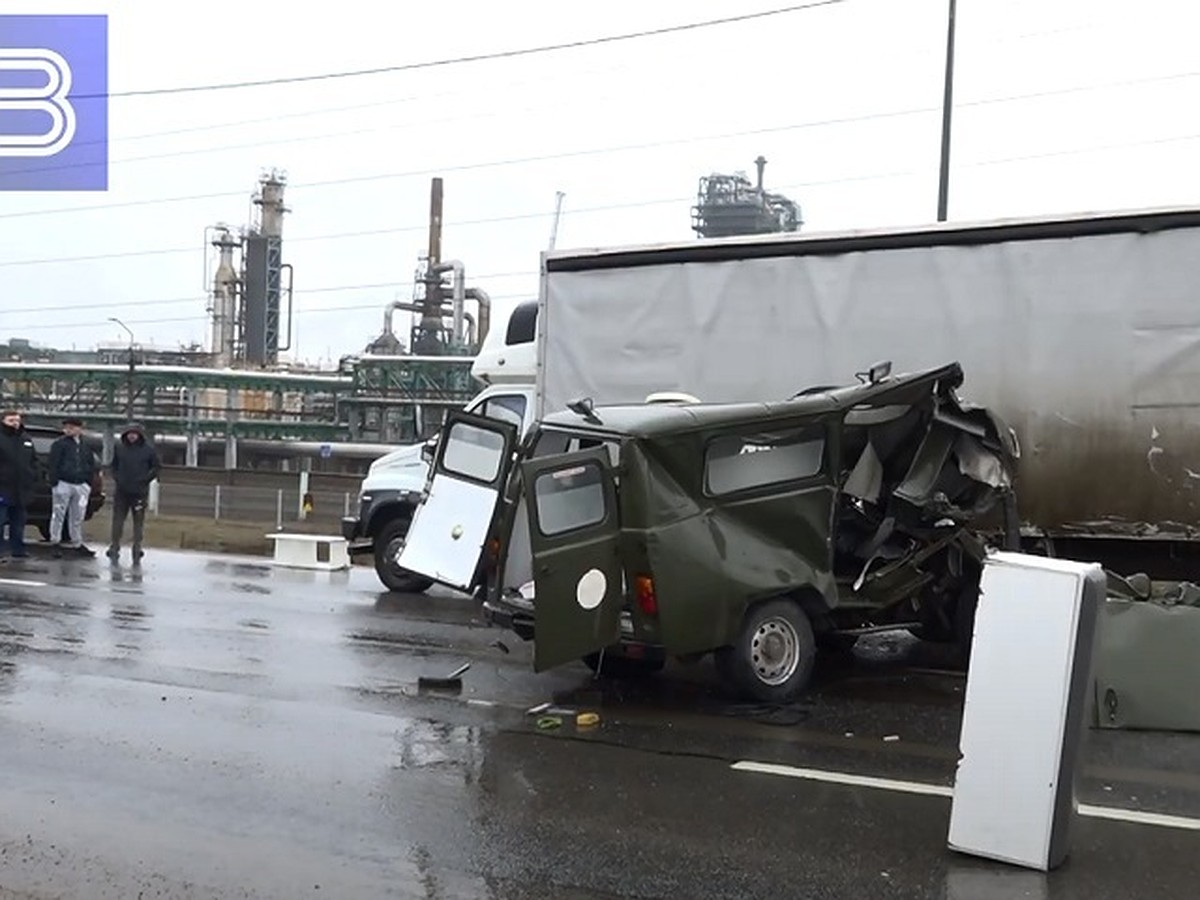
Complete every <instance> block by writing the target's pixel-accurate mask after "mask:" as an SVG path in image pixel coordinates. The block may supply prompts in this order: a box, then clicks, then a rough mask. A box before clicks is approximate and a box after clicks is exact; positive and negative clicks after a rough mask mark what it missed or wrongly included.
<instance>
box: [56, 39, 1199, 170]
mask: <svg viewBox="0 0 1200 900" xmlns="http://www.w3.org/2000/svg"><path fill="white" fill-rule="evenodd" d="M1088 27H1094V25H1089V26H1088ZM1071 30H1074V29H1063V28H1055V29H1050V30H1040V31H1031V32H1024V33H1021V34H1017V35H1012V36H1009V37H1004V36H1001V37H993V38H990V39H984V40H983V41H980V40H979V39H978V38H976V39H975V41H974V43H982V44H984V45H987V44H992V43H1009V42H1011V41H1014V40H1017V41H1019V40H1026V39H1028V38H1032V37H1040V36H1043V35H1053V34H1059V33H1062V32H1064V31H1071ZM925 58H926V54H925V53H924V51H921V52H919V53H914V54H912V55H911V58H909V57H901V58H900V59H899V60H897V59H896V58H892V60H891V64H892V65H897V64H900V63H908V62H914V61H917V60H924V59H925ZM624 68H627V66H626V65H624V64H618V65H613V64H608V65H604V66H596V67H591V68H588V69H584V70H579V71H575V72H573V73H572V74H573V76H575V77H580V76H584V75H588V76H594V75H599V74H602V73H608V72H612V71H614V70H619V69H624ZM1196 74H1200V73H1189V75H1188V76H1184V77H1190V75H1196ZM1175 77H1180V76H1174V75H1169V76H1165V78H1175ZM1155 80H1159V78H1150V79H1145V81H1155ZM542 81H543V78H541V77H539V78H521V79H516V80H509V81H505V82H501V83H499V84H497V83H495V82H489V85H488V86H489V87H490V88H493V89H494V88H496V87H505V88H513V87H519V86H522V85H529V84H541V83H542ZM1142 81H1143V80H1142V79H1136V80H1132V81H1116V82H1108V83H1102V84H1099V85H1094V86H1088V87H1085V88H1070V89H1068V92H1072V91H1074V90H1099V89H1103V88H1106V87H1113V86H1121V85H1125V84H1140V83H1142ZM478 93H479V91H478V89H477V88H463V89H460V90H454V91H438V92H437V93H421V94H410V95H408V96H407V97H394V98H390V99H388V100H372V101H370V102H368V103H342V104H338V105H337V106H324V107H317V108H313V109H302V110H297V111H294V112H285V113H275V114H273V115H272V116H270V117H269V118H266V119H264V118H263V117H262V116H255V117H254V118H252V119H231V120H226V121H218V122H207V123H205V124H203V125H189V126H186V127H183V128H170V129H166V130H164V131H148V132H142V133H139V134H131V135H123V136H121V137H117V138H110V139H107V140H103V141H100V140H93V141H78V142H74V143H73V144H72V146H85V145H89V144H107V145H108V146H109V147H111V146H113V145H114V144H117V143H121V144H124V143H128V142H132V141H143V140H152V139H155V138H162V137H176V136H178V135H183V134H196V133H198V132H206V131H219V130H222V129H227V128H239V127H242V126H245V125H259V126H261V125H263V124H264V123H272V124H274V123H277V122H280V121H284V120H289V119H306V118H311V117H313V116H321V115H329V114H336V113H345V112H354V111H357V110H363V109H378V108H379V107H381V106H397V105H400V104H405V103H412V102H415V101H421V100H434V99H439V98H444V97H460V96H463V95H464V94H469V95H472V96H476V95H478ZM985 102H990V101H985ZM256 146H257V145H256ZM119 161H120V162H125V161H128V160H119Z"/></svg>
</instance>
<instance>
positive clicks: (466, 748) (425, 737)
mask: <svg viewBox="0 0 1200 900" xmlns="http://www.w3.org/2000/svg"><path fill="white" fill-rule="evenodd" d="M395 742H396V745H397V746H396V748H395V751H394V753H393V756H392V761H391V768H393V769H397V770H411V769H454V770H458V769H462V770H466V771H467V772H477V771H478V769H479V767H480V766H481V765H482V763H483V755H484V753H483V750H484V748H483V730H482V729H481V728H479V727H478V726H475V725H451V724H450V723H448V722H441V721H436V720H433V719H410V720H408V721H406V722H405V724H404V726H403V727H402V728H401V729H400V730H399V731H397V732H396V736H395Z"/></svg>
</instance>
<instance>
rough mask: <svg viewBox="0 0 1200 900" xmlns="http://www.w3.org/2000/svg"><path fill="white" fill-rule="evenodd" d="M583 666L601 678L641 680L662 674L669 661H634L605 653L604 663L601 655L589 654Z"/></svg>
mask: <svg viewBox="0 0 1200 900" xmlns="http://www.w3.org/2000/svg"><path fill="white" fill-rule="evenodd" d="M583 664H584V665H585V666H587V667H588V668H589V669H591V670H592V671H593V672H595V673H596V674H597V675H599V676H600V677H601V678H641V677H642V676H644V675H655V674H657V673H658V672H661V671H662V670H663V667H664V666H665V665H666V664H667V661H666V660H665V659H632V658H630V657H628V656H622V655H621V654H619V653H605V654H604V657H603V663H602V661H601V656H600V654H599V653H589V654H588V655H587V656H585V657H584V658H583ZM602 665H603V668H602V667H601V666H602Z"/></svg>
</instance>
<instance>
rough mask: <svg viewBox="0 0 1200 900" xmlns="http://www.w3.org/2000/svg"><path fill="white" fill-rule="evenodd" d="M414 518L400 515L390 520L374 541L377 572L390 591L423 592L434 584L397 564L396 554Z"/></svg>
mask: <svg viewBox="0 0 1200 900" xmlns="http://www.w3.org/2000/svg"><path fill="white" fill-rule="evenodd" d="M411 524H412V519H411V518H409V517H408V516H398V517H397V518H395V519H392V521H390V522H388V523H387V524H386V525H385V526H383V528H382V529H380V531H379V534H377V535H376V536H375V539H374V540H373V541H372V543H373V544H374V549H375V574H376V575H378V576H379V580H380V581H382V582H383V586H384V587H386V588H387V589H388V590H389V591H397V592H399V593H401V594H421V593H424V592H425V591H427V590H429V588H430V587H432V586H433V581H432V580H431V579H429V578H426V577H425V576H423V575H416V574H414V573H412V572H410V571H408V570H407V569H402V568H400V567H399V566H398V565H396V554H397V553H399V552H400V548H401V547H403V546H404V537H405V535H407V534H408V527H409V525H411Z"/></svg>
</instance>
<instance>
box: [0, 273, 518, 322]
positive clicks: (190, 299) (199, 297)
mask: <svg viewBox="0 0 1200 900" xmlns="http://www.w3.org/2000/svg"><path fill="white" fill-rule="evenodd" d="M537 274H538V273H537V270H536V269H526V270H524V271H520V272H479V273H473V274H472V276H471V277H472V278H478V279H483V278H517V277H521V276H531V275H537ZM412 286H413V282H412V281H377V282H373V283H368V284H330V285H323V286H321V287H310V288H296V289H295V290H294V291H293V292H292V293H293V294H296V295H300V294H327V293H331V292H334V291H368V290H394V289H396V288H411V287H412ZM207 299H208V297H207V295H206V294H201V293H195V294H189V295H188V296H186V297H159V298H157V299H153V300H127V301H125V302H123V303H105V304H103V307H104V309H106V310H108V309H117V308H121V309H128V308H130V307H135V306H136V307H141V306H167V305H176V304H180V303H195V302H204V301H206V300H207ZM96 307H97V304H96V303H94V302H93V303H68V304H65V305H63V306H49V307H48V306H45V305H42V306H26V307H23V308H19V309H6V310H5V313H6V314H9V315H16V314H18V313H40V314H44V313H47V312H68V311H71V310H76V309H96Z"/></svg>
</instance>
